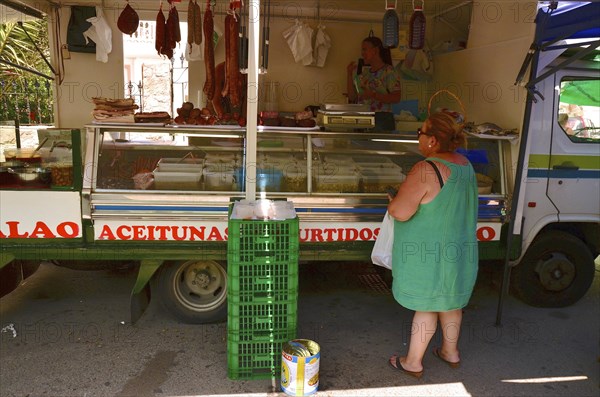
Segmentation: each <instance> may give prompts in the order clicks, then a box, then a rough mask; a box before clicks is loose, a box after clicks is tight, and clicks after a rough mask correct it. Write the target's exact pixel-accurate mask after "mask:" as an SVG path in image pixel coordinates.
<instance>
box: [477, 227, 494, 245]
mask: <svg viewBox="0 0 600 397" xmlns="http://www.w3.org/2000/svg"><path fill="white" fill-rule="evenodd" d="M494 237H496V231H495V230H494V228H492V227H490V226H483V227H480V228H479V229H477V240H479V241H491V240H493V239H494Z"/></svg>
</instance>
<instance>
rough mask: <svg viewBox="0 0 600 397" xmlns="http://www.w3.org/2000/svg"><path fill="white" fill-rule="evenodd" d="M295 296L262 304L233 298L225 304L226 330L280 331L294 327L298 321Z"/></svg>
mask: <svg viewBox="0 0 600 397" xmlns="http://www.w3.org/2000/svg"><path fill="white" fill-rule="evenodd" d="M296 298H297V294H296V296H292V297H290V300H287V301H277V300H274V301H272V302H268V303H263V304H242V303H239V304H238V303H236V302H235V299H231V300H229V302H228V304H227V331H228V332H263V331H270V332H280V331H285V330H290V329H294V330H295V329H296V324H297V321H298V303H297V302H298V300H297V299H296Z"/></svg>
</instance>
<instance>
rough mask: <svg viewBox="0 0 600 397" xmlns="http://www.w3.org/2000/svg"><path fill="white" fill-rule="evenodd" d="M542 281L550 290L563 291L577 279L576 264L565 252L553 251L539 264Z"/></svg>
mask: <svg viewBox="0 0 600 397" xmlns="http://www.w3.org/2000/svg"><path fill="white" fill-rule="evenodd" d="M537 269H538V274H539V276H540V282H541V283H542V285H543V286H544V288H545V289H547V290H549V291H562V290H564V289H565V288H568V287H569V286H570V285H571V284H572V283H573V280H574V279H575V265H574V264H573V262H571V261H570V260H569V259H568V258H567V257H566V256H565V255H564V254H561V253H551V254H550V255H549V256H548V257H546V258H544V259H543V260H541V261H540V263H539V264H538V266H537Z"/></svg>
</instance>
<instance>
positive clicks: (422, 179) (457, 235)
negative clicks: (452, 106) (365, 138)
mask: <svg viewBox="0 0 600 397" xmlns="http://www.w3.org/2000/svg"><path fill="white" fill-rule="evenodd" d="M465 142H466V138H465V135H464V133H463V131H462V125H461V124H459V123H457V122H456V120H455V118H454V117H453V116H452V115H450V114H449V113H446V112H438V113H435V114H433V115H431V116H430V117H429V118H428V119H427V120H426V121H425V122H424V123H423V126H422V128H421V129H420V130H419V151H420V152H421V154H423V156H425V160H424V161H420V162H418V163H417V164H415V166H414V167H413V168H412V169H411V171H410V173H409V174H408V176H407V178H406V180H405V181H404V182H403V183H402V184H401V186H400V188H399V190H398V194H397V195H396V196H395V197H394V198H393V199H392V200H391V201H390V204H389V206H388V211H389V213H390V215H391V216H392V217H393V218H394V219H395V222H394V247H393V253H392V258H393V260H392V261H393V266H392V274H393V276H394V281H393V285H392V291H393V294H394V298H395V299H396V300H397V301H398V302H399V303H400V304H401V305H402V306H404V307H406V308H407V309H410V310H414V311H415V314H414V317H413V321H412V327H411V339H410V344H409V349H408V354H407V355H406V357H400V356H392V357H390V365H392V366H393V367H394V368H396V369H398V370H400V371H403V372H405V373H407V374H408V375H412V376H415V377H417V378H418V377H421V375H422V374H423V364H422V361H423V356H424V355H425V351H426V350H427V346H428V345H429V342H430V340H431V338H432V337H433V335H434V333H435V331H436V328H437V323H438V321H439V322H440V325H441V328H442V329H441V330H442V345H441V347H439V348H437V347H436V348H434V350H433V354H434V355H435V356H437V357H438V358H440V359H441V360H443V361H445V362H446V363H448V364H449V365H450V366H451V367H454V368H455V367H458V365H459V363H460V356H459V351H458V337H459V334H460V325H461V321H462V308H463V307H465V306H466V305H467V303H468V301H469V298H470V297H471V293H472V292H473V287H474V285H475V279H476V278H477V267H478V251H477V238H476V229H477V207H478V194H477V180H476V177H475V173H474V171H473V167H472V166H471V164H470V163H469V161H468V160H467V159H466V158H465V157H464V156H462V155H461V154H459V153H456V151H455V150H456V149H457V148H458V147H460V146H463V145H464V144H465Z"/></svg>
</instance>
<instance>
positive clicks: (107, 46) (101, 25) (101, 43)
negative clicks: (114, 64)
mask: <svg viewBox="0 0 600 397" xmlns="http://www.w3.org/2000/svg"><path fill="white" fill-rule="evenodd" d="M86 21H88V22H89V23H91V24H92V26H90V28H89V29H88V30H86V31H85V32H83V37H85V42H86V44H87V43H88V42H89V40H92V41H94V43H96V60H97V61H99V62H104V63H106V62H108V54H110V52H111V51H112V30H110V26H108V23H107V22H106V19H105V18H104V13H103V12H102V8H101V7H96V16H95V17H92V18H88V19H86Z"/></svg>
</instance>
